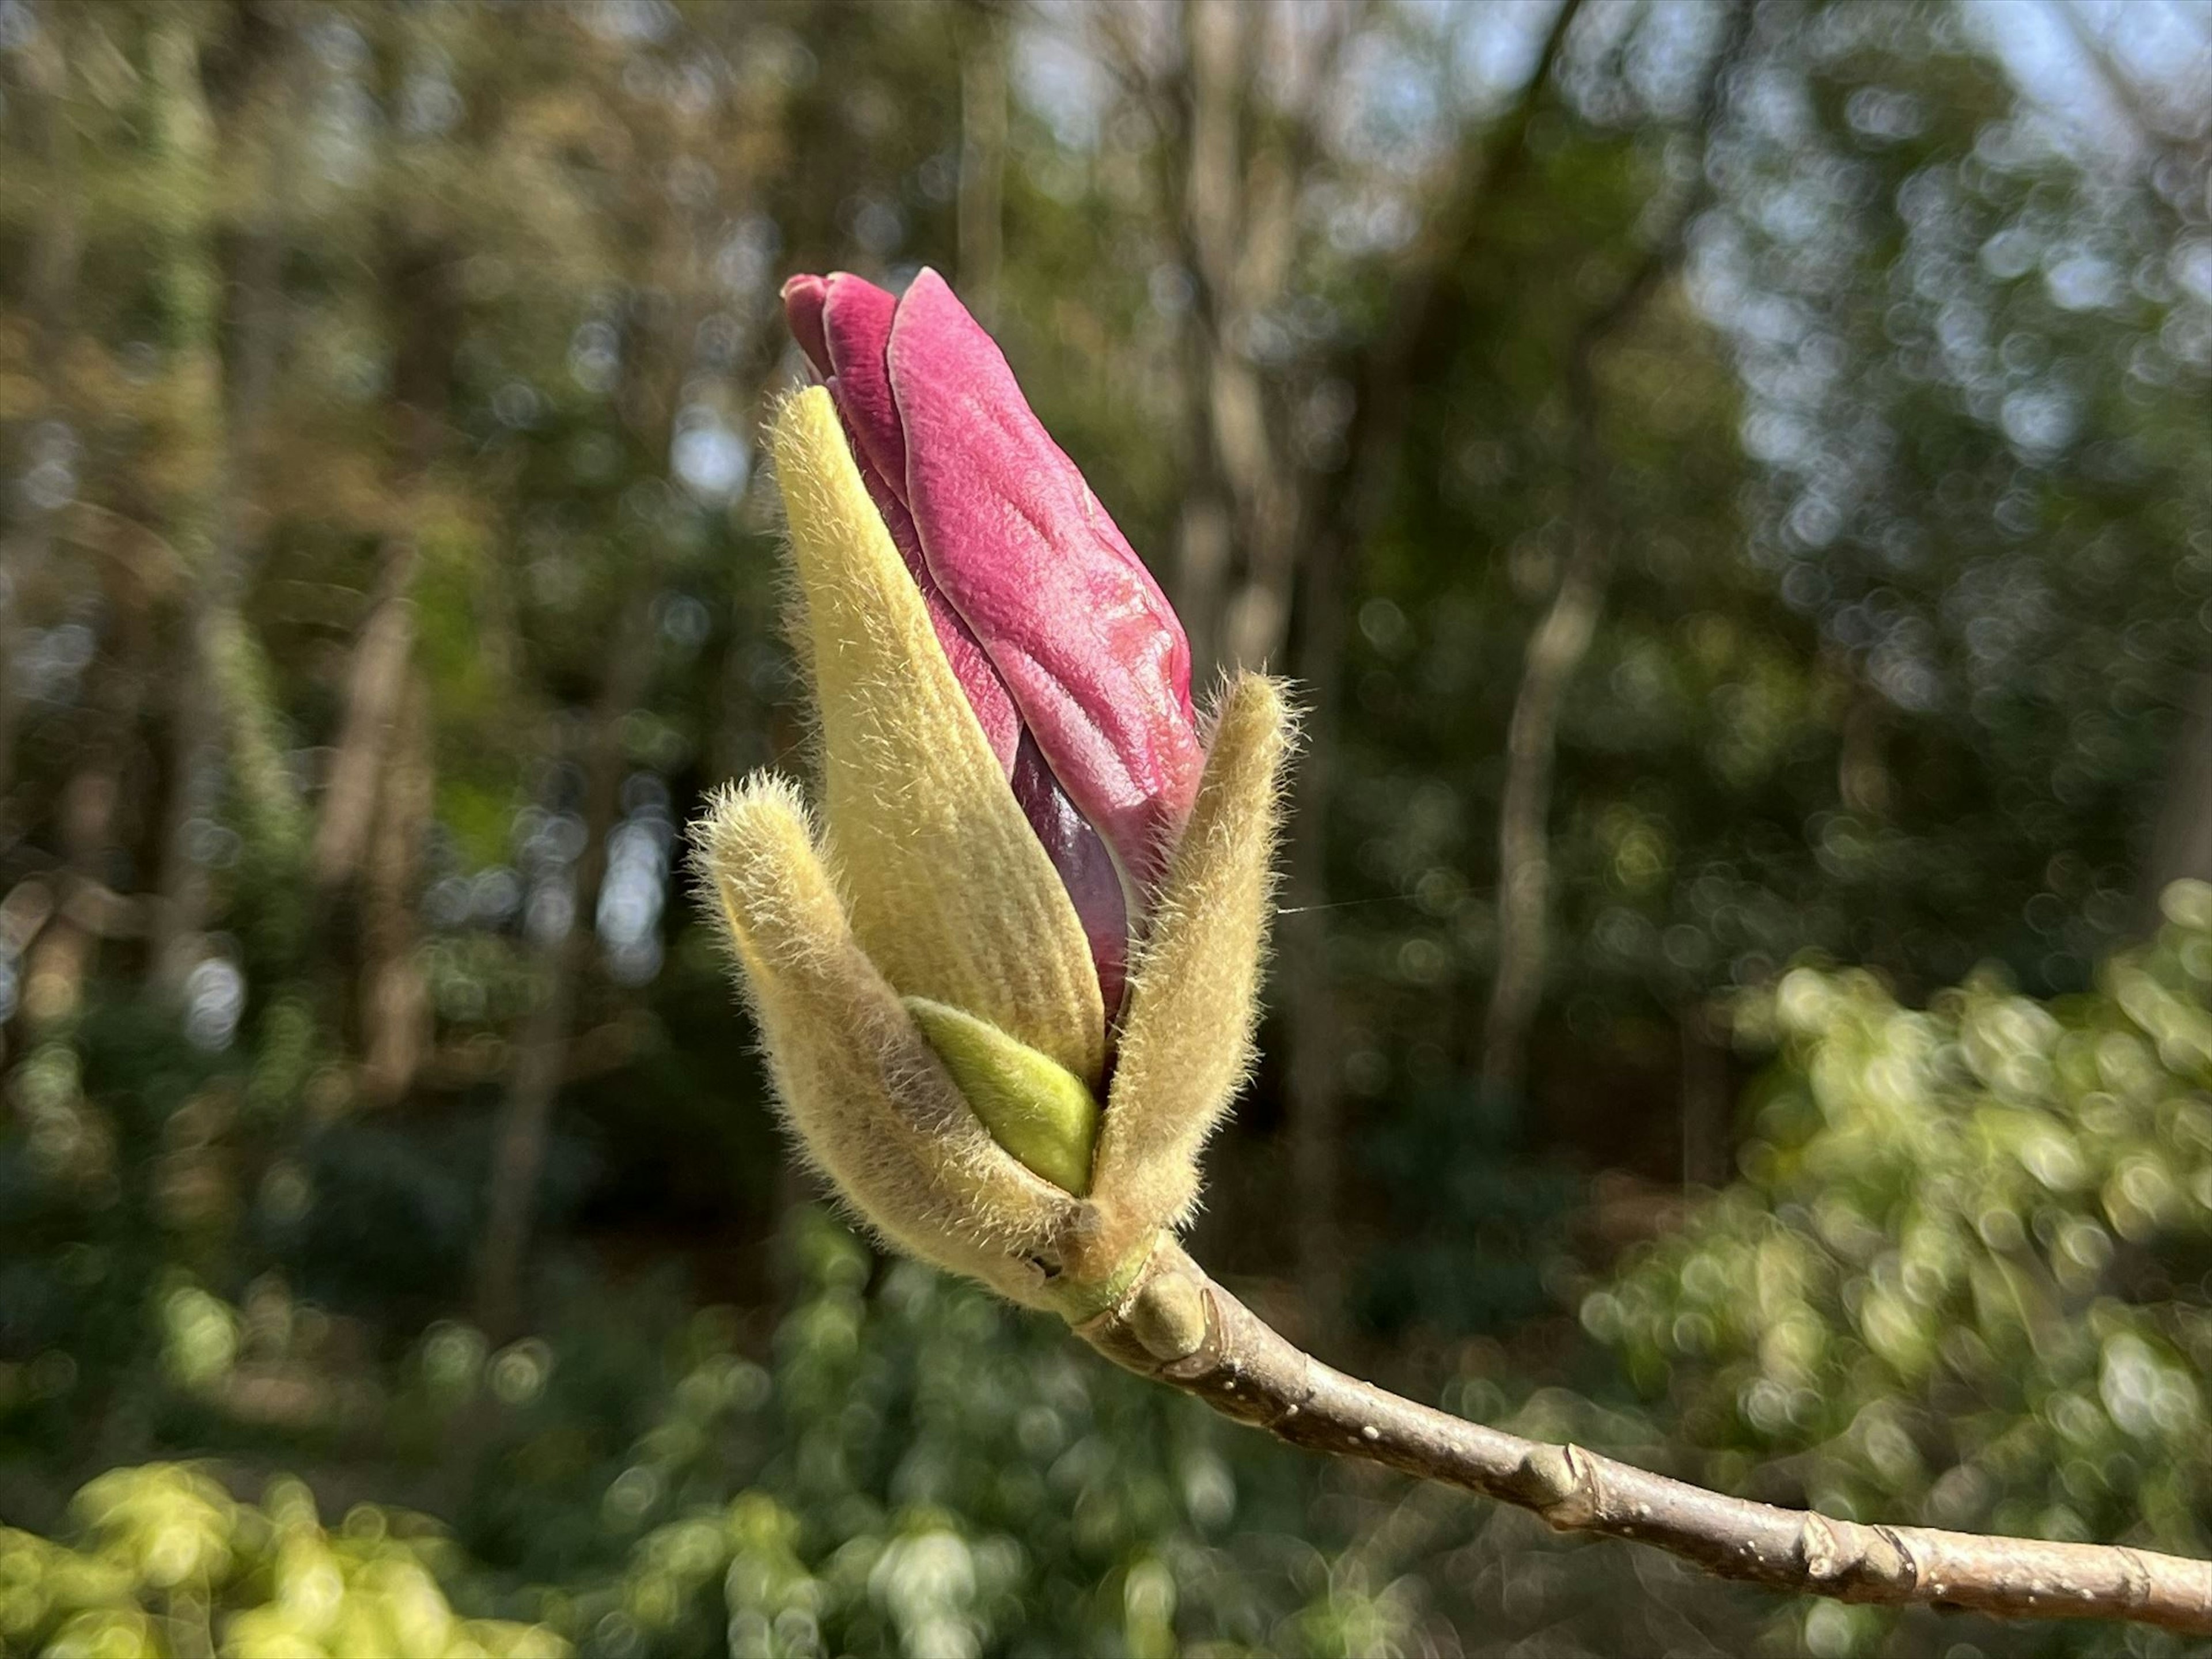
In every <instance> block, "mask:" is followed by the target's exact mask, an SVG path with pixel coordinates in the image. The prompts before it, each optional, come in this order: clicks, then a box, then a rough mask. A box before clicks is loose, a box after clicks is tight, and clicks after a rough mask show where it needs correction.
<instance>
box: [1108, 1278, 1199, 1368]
mask: <svg viewBox="0 0 2212 1659" xmlns="http://www.w3.org/2000/svg"><path fill="white" fill-rule="evenodd" d="M1125 1317H1126V1319H1127V1322H1128V1326H1129V1328H1130V1330H1131V1331H1132V1332H1133V1333H1134V1334H1135V1335H1136V1338H1137V1340H1138V1342H1139V1344H1141V1345H1142V1346H1143V1347H1144V1350H1145V1352H1146V1353H1148V1354H1150V1355H1152V1358H1155V1359H1157V1360H1158V1361H1159V1362H1160V1363H1161V1364H1164V1365H1171V1364H1174V1363H1175V1362H1176V1360H1178V1359H1188V1358H1189V1357H1190V1356H1191V1355H1193V1354H1194V1353H1196V1352H1198V1351H1199V1350H1200V1348H1201V1347H1203V1346H1205V1345H1206V1328H1207V1320H1206V1296H1205V1292H1203V1291H1200V1289H1199V1287H1198V1284H1197V1281H1195V1280H1194V1279H1192V1278H1191V1277H1190V1275H1189V1274H1188V1273H1179V1272H1177V1271H1176V1269H1175V1268H1174V1267H1163V1268H1162V1269H1161V1270H1160V1271H1159V1272H1158V1273H1154V1274H1153V1275H1152V1277H1151V1278H1149V1279H1146V1281H1145V1282H1144V1285H1143V1286H1142V1287H1141V1288H1139V1291H1137V1294H1136V1297H1135V1299H1134V1300H1133V1302H1132V1303H1131V1304H1130V1305H1129V1310H1128V1312H1127V1315H1126V1316H1125Z"/></svg>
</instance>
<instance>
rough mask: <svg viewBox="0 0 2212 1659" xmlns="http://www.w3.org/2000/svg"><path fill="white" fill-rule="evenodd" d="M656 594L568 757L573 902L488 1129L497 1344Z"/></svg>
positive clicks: (488, 1225) (615, 657)
mask: <svg viewBox="0 0 2212 1659" xmlns="http://www.w3.org/2000/svg"><path fill="white" fill-rule="evenodd" d="M657 592H658V590H657V588H656V587H655V586H654V585H653V583H651V582H639V583H637V584H635V586H634V587H633V590H632V592H631V594H630V597H629V601H628V603H627V605H626V606H625V609H624V611H623V617H622V618H621V621H620V622H619V623H617V627H616V629H615V635H614V639H613V641H612V643H611V646H610V647H609V656H608V659H607V670H606V676H605V679H603V680H602V681H601V682H600V686H599V700H598V702H596V703H595V704H594V706H593V708H592V713H591V715H590V718H589V720H587V722H586V726H585V730H584V732H583V736H582V739H581V744H580V749H581V752H580V754H579V755H578V756H577V757H576V759H577V760H578V761H579V763H580V769H581V770H582V773H583V790H582V799H581V801H580V816H581V817H582V819H583V824H584V845H583V849H582V851H581V852H580V854H578V855H577V859H576V863H575V867H574V872H573V874H572V881H573V885H574V905H573V907H572V908H571V909H570V911H569V918H568V926H567V927H565V928H564V929H562V930H561V931H560V932H559V933H557V934H556V935H555V936H554V937H551V938H549V939H546V940H544V944H543V945H542V947H541V949H540V951H539V953H538V975H539V980H540V983H539V987H538V1000H537V1001H536V1003H535V1004H534V1005H533V1006H532V1011H531V1012H530V1014H529V1017H528V1018H526V1020H525V1021H524V1022H523V1026H522V1030H521V1032H520V1035H519V1036H517V1037H516V1039H515V1059H514V1073H513V1079H512V1080H511V1082H510V1084H509V1086H508V1090H507V1100H506V1103H505V1104H504V1105H503V1106H502V1107H501V1110H500V1116H499V1122H498V1125H497V1127H496V1128H495V1131H494V1137H493V1142H492V1165H491V1179H490V1186H489V1199H488V1203H487V1207H486V1216H485V1221H484V1232H483V1247H482V1250H481V1253H480V1255H479V1256H478V1261H477V1322H478V1323H480V1324H481V1325H482V1326H483V1328H484V1329H485V1330H486V1331H488V1332H489V1333H490V1334H492V1336H493V1337H494V1339H495V1340H504V1339H505V1338H507V1337H508V1336H512V1335H513V1334H514V1333H515V1332H516V1331H517V1330H519V1329H520V1328H521V1322H522V1314H523V1310H522V1278H523V1263H524V1261H525V1259H526V1256H527V1254H528V1250H529V1243H530V1231H531V1221H532V1211H533V1210H534V1209H535V1207H536V1204H537V1194H538V1177H539V1176H540V1174H541V1173H542V1172H543V1170H544V1165H545V1137H546V1133H547V1131H548V1129H549V1128H550V1125H551V1121H552V1116H553V1105H554V1102H555V1100H556V1097H558V1095H559V1094H560V1091H561V1079H562V1075H563V1073H565V1072H566V1071H567V1069H568V1045H569V1039H570V1037H571V1036H572V1035H573V1028H574V1023H575V1014H576V998H577V991H578V988H579V987H580V983H581V981H582V980H583V978H584V975H585V974H586V971H587V970H588V969H589V968H590V965H591V958H592V946H593V944H594V941H595V940H596V939H597V938H598V933H597V931H596V927H595V921H596V918H597V915H598V910H599V884H600V882H601V880H602V879H603V878H605V874H606V868H607V836H608V835H609V833H610V832H611V830H612V829H613V828H614V825H615V818H616V815H617V809H618V807H619V805H620V801H621V791H622V781H623V732H622V728H623V719H624V717H625V716H626V715H628V714H629V713H630V712H631V711H632V710H633V709H635V708H637V707H638V705H639V704H640V702H641V701H642V700H643V698H644V696H645V690H646V684H647V680H648V679H649V678H650V677H651V674H652V671H653V645H654V641H655V637H656V635H655V629H654V627H653V599H654V598H655V597H656V594H657Z"/></svg>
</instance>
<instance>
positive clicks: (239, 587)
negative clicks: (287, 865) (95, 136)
mask: <svg viewBox="0 0 2212 1659" xmlns="http://www.w3.org/2000/svg"><path fill="white" fill-rule="evenodd" d="M241 17H242V18H245V19H246V21H252V19H253V17H254V14H252V13H250V12H248V13H242V14H241ZM207 21H208V19H207V17H206V15H202V14H197V13H189V14H188V13H182V12H179V13H175V14H166V13H165V14H162V15H161V21H159V22H158V23H157V24H156V25H155V35H154V39H153V41H152V43H151V45H152V50H151V53H150V56H151V58H152V61H153V64H154V73H153V97H154V112H153V114H154V118H153V126H154V131H155V135H156V146H157V150H158V153H159V154H160V155H161V159H162V162H163V166H162V167H161V191H162V198H163V222H162V224H161V254H160V265H161V268H160V271H159V279H160V287H161V298H162V309H163V313H164V317H165V319H166V321H167V336H168V343H169V349H170V351H171V354H172V364H173V367H172V371H171V380H172V383H173V386H174V388H175V392H176V403H175V406H174V408H173V410H172V418H173V422H174V427H175V439H176V441H178V442H179V443H185V444H192V445H195V446H197V448H198V450H199V451H200V452H201V453H197V454H195V455H194V456H193V457H192V460H193V465H192V468H191V471H192V474H193V481H192V482H191V483H190V484H188V485H186V486H185V488H184V489H182V490H181V492H180V494H179V497H178V499H177V500H176V501H174V502H173V505H172V507H171V508H170V510H169V513H168V518H169V531H170V536H169V539H170V541H171V542H172V543H173V545H174V546H175V547H176V549H177V550H178V553H179V556H180V557H181V558H182V560H183V562H184V564H185V583H186V586H185V623H184V628H183V630H182V637H181V638H180V639H179V641H178V642H177V647H176V650H177V659H178V660H177V663H176V665H175V669H174V671H173V684H175V685H176V687H177V688H178V689H177V695H176V700H175V705H174V707H173V709H172V711H171V776H170V779H169V790H170V811H169V817H168V823H167V834H166V835H165V836H164V837H163V843H162V870H161V884H160V892H161V896H160V901H159V902H158V903H157V905H156V907H155V913H154V943H153V950H152V951H151V955H150V962H149V967H150V970H151V973H152V975H153V977H154V981H155V984H156V985H157V986H158V987H161V989H162V990H164V991H165V992H167V993H168V994H175V992H176V991H177V990H178V989H179V987H180V986H181V985H182V982H183V978H184V975H185V974H186V973H187V972H189V971H190V969H191V966H192V963H193V961H194V960H195V959H196V957H197V951H198V941H199V939H200V937H201V935H202V934H203V933H204V930H205V928H206V927H207V924H208V910H209V905H210V897H211V889H210V881H209V874H208V870H207V866H206V865H205V863H204V858H203V852H202V848H203V847H204V842H205V840H206V838H205V837H204V836H201V835H198V834H197V833H195V825H196V824H197V823H200V822H202V821H204V820H209V819H211V818H213V817H214V816H215V814H216V809H217V806H218V805H219V801H220V796H221V794H222V789H223V787H224V782H225V777H226V774H228V781H229V782H230V785H231V787H233V788H234V790H235V791H236V793H237V794H238V796H239V798H240V805H241V806H242V807H243V809H244V817H245V822H246V827H247V829H248V835H249V840H250V841H251V842H253V843H255V844H254V846H253V849H252V850H253V854H254V855H255V856H257V857H259V858H264V859H269V858H275V859H276V860H289V857H290V856H291V855H292V854H294V852H295V840H296V837H297V835H298V831H299V829H300V824H299V802H298V799H297V793H296V789H295V786H294V784H293V782H292V780H291V777H290V775H289V770H288V769H287V768H286V766H285V764H284V761H283V756H282V754H281V753H280V752H279V750H278V746H277V743H276V732H275V720H274V715H273V711H272V709H271V708H270V705H269V703H268V702H267V698H266V691H265V688H264V684H263V683H262V680H263V677H262V675H261V674H260V672H259V667H260V665H259V659H258V649H257V647H256V646H255V643H254V641H253V640H252V636H251V635H250V634H249V632H248V630H247V629H246V623H245V619H244V617H242V616H241V615H240V601H241V599H242V597H243V593H244V589H245V585H246V507H247V503H248V501H250V500H251V495H252V478H251V472H252V455H253V450H254V446H255V444H256V442H257V441H258V437H259V433H260V427H261V422H262V417H263V414H264V410H265V407H266V404H267V403H268V398H269V390H270V382H271V380H272V379H273V378H274V374H275V368H276V348H277V335H278V332H279V325H280V320H281V319H280V314H279V313H280V308H281V304H282V295H281V291H280V289H279V282H280V278H281V276H282V273H283V253H284V236H285V226H284V223H283V205H284V203H285V200H286V196H287V189H286V185H287V183H288V181H289V175H290V161H291V157H292V153H293V151H294V150H295V148H296V139H297V134H296V132H295V130H294V124H295V115H296V109H297V99H296V96H295V92H296V88H295V85H294V81H293V75H294V64H293V56H294V46H295V43H294V41H293V38H292V35H291V33H290V31H289V28H288V27H285V26H283V24H281V23H278V22H276V21H268V20H262V21H261V22H260V25H259V26H258V27H248V28H246V29H245V30H243V32H242V33H241V37H240V51H241V52H243V53H245V54H246V55H247V56H248V57H249V58H250V60H251V61H250V63H249V64H248V66H247V67H246V70H245V71H244V73H243V75H242V76H241V90H240V93H239V94H238V97H237V100H236V103H235V106H234V109H232V110H231V111H230V112H228V116H229V118H228V121H227V123H226V125H225V127H224V129H223V131H222V133H221V134H220V136H219V135H218V132H217V130H216V119H215V115H214V112H213V111H212V110H211V109H210V105H209V100H208V97H207V94H206V90H205V88H204V86H203V84H202V81H201V64H200V54H201V49H202V44H203V43H202V41H201V40H200V38H199V36H198V34H197V33H196V29H197V27H204V26H205V25H206V23H207ZM231 163H235V164H236V165H237V166H238V167H240V172H241V174H242V177H235V178H234V176H233V175H231V174H229V173H228V171H227V167H228V165H229V164H231ZM233 185H235V186H237V187H238V188H239V189H240V199H243V200H244V201H246V203H248V204H250V205H249V208H248V216H247V219H246V223H245V225H244V226H243V228H242V229H241V232H240V237H239V240H238V253H237V263H236V269H235V272H234V280H233V281H232V283H231V284H230V288H231V295H230V302H231V317H230V322H231V326H230V329H229V336H230V350H229V353H228V361H227V362H226V357H225V354H224V351H223V349H222V323H223V311H224V304H223V301H224V292H223V289H224V280H223V271H222V264H221V260H220V258H219V256H218V252H217V248H218V242H219V234H220V225H219V222H218V214H219V210H220V206H221V204H222V199H223V192H224V191H225V190H226V188H228V187H232V186H233Z"/></svg>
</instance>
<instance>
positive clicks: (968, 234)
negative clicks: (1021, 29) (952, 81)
mask: <svg viewBox="0 0 2212 1659" xmlns="http://www.w3.org/2000/svg"><path fill="white" fill-rule="evenodd" d="M959 31H960V195H959V204H958V224H957V236H958V243H957V249H956V251H957V254H958V258H959V267H958V268H959V276H960V295H961V298H962V300H963V301H964V302H965V303H966V305H967V307H968V309H969V311H971V312H973V313H975V319H976V320H977V321H979V322H980V323H981V324H982V325H983V326H984V327H986V328H994V327H996V326H997V325H998V320H999V276H1000V269H1001V267H1002V266H1003V264H1004V263H1005V250H1006V40H1007V27H1006V12H1005V9H1004V7H1003V5H1002V4H1001V3H1000V0H962V4H961V7H960V11H959Z"/></svg>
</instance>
